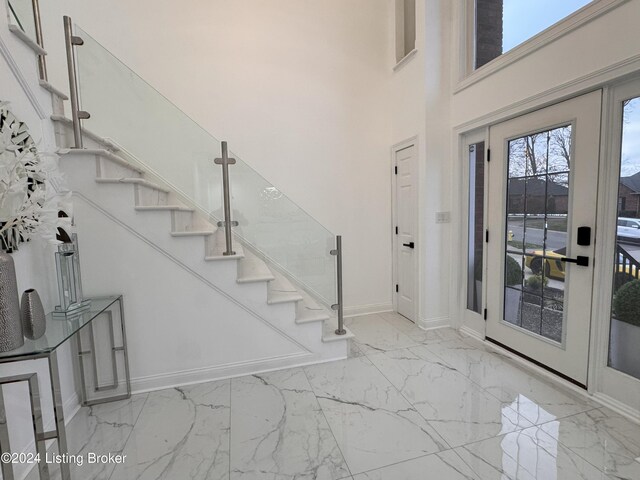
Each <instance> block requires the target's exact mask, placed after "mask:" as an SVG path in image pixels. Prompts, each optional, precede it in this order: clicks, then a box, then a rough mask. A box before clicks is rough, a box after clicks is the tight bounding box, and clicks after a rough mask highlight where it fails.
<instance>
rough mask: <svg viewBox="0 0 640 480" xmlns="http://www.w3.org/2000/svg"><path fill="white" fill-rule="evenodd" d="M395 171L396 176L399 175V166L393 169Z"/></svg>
mask: <svg viewBox="0 0 640 480" xmlns="http://www.w3.org/2000/svg"><path fill="white" fill-rule="evenodd" d="M393 171H394V172H395V174H396V175H397V174H398V166H397V165H396V166H395V167H393Z"/></svg>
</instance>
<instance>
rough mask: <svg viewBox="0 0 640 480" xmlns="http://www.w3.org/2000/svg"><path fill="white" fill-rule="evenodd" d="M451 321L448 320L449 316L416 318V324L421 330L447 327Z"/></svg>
mask: <svg viewBox="0 0 640 480" xmlns="http://www.w3.org/2000/svg"><path fill="white" fill-rule="evenodd" d="M450 325H451V322H450V321H449V317H448V316H445V317H432V318H421V319H419V320H418V326H419V327H420V328H422V329H423V330H434V329H436V328H445V327H449V326H450Z"/></svg>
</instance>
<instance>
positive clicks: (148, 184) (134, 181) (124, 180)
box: [96, 177, 170, 193]
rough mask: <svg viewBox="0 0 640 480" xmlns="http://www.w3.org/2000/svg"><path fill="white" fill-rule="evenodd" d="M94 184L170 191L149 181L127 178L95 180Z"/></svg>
mask: <svg viewBox="0 0 640 480" xmlns="http://www.w3.org/2000/svg"><path fill="white" fill-rule="evenodd" d="M96 182H98V183H128V184H135V185H141V186H143V187H147V188H152V189H153V190H158V191H160V192H164V193H170V191H169V190H167V189H166V188H164V187H161V186H160V185H158V184H157V183H153V182H150V181H149V180H145V179H144V178H128V177H122V178H96Z"/></svg>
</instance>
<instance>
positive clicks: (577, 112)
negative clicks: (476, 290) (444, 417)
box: [486, 91, 601, 385]
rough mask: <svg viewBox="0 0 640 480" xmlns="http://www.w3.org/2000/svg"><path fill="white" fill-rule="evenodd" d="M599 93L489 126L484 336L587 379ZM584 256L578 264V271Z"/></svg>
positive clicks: (565, 373)
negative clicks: (580, 232)
mask: <svg viewBox="0 0 640 480" xmlns="http://www.w3.org/2000/svg"><path fill="white" fill-rule="evenodd" d="M600 108H601V92H599V91H598V92H593V93H590V94H586V95H582V96H580V97H577V98H574V99H572V100H567V101H565V102H562V103H560V104H556V105H553V106H551V107H547V108H544V109H542V110H538V111H536V112H533V113H530V114H527V115H523V116H521V117H518V118H515V119H513V120H509V121H507V122H503V123H501V124H498V125H495V126H493V127H491V130H490V134H489V135H490V139H491V140H490V149H491V154H492V155H491V157H492V161H491V163H490V164H489V173H488V176H489V183H490V185H492V187H491V189H490V190H489V204H488V209H487V210H488V212H489V214H488V227H489V232H490V237H489V238H490V240H489V244H488V247H487V255H488V258H487V265H488V270H487V329H486V332H487V338H488V339H489V340H491V341H493V342H495V343H498V344H501V345H503V346H505V347H507V348H509V349H511V350H513V351H515V352H517V353H519V354H521V355H523V356H525V357H528V358H530V359H532V360H534V361H536V362H537V363H539V364H543V365H544V366H546V367H548V368H549V369H551V370H554V371H555V372H557V373H559V374H561V375H563V376H565V377H566V378H568V379H571V380H572V381H574V382H575V383H578V384H579V385H586V383H587V363H588V352H589V330H590V320H591V291H592V282H593V250H594V247H593V241H591V239H589V241H588V242H587V243H585V242H582V241H581V242H578V238H577V237H578V236H577V229H578V227H588V228H593V226H594V225H595V211H596V200H597V198H596V192H597V180H598V178H597V171H598V152H599V145H600ZM585 259H586V265H584V263H585Z"/></svg>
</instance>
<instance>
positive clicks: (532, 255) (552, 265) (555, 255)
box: [524, 248, 567, 280]
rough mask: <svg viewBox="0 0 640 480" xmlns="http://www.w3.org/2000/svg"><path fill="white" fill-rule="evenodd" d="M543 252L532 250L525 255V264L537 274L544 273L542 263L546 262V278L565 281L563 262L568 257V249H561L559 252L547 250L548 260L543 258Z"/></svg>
mask: <svg viewBox="0 0 640 480" xmlns="http://www.w3.org/2000/svg"><path fill="white" fill-rule="evenodd" d="M542 255H543V251H542V250H531V251H528V252H527V253H525V254H524V264H525V265H526V266H527V267H529V269H530V270H531V271H532V272H533V273H534V274H535V275H539V274H541V273H542V262H543V261H544V274H545V277H548V278H555V279H557V280H564V262H563V261H562V260H561V259H562V258H564V257H566V255H567V249H566V248H559V249H558V250H547V251H546V253H545V255H544V256H545V257H546V258H542Z"/></svg>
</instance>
